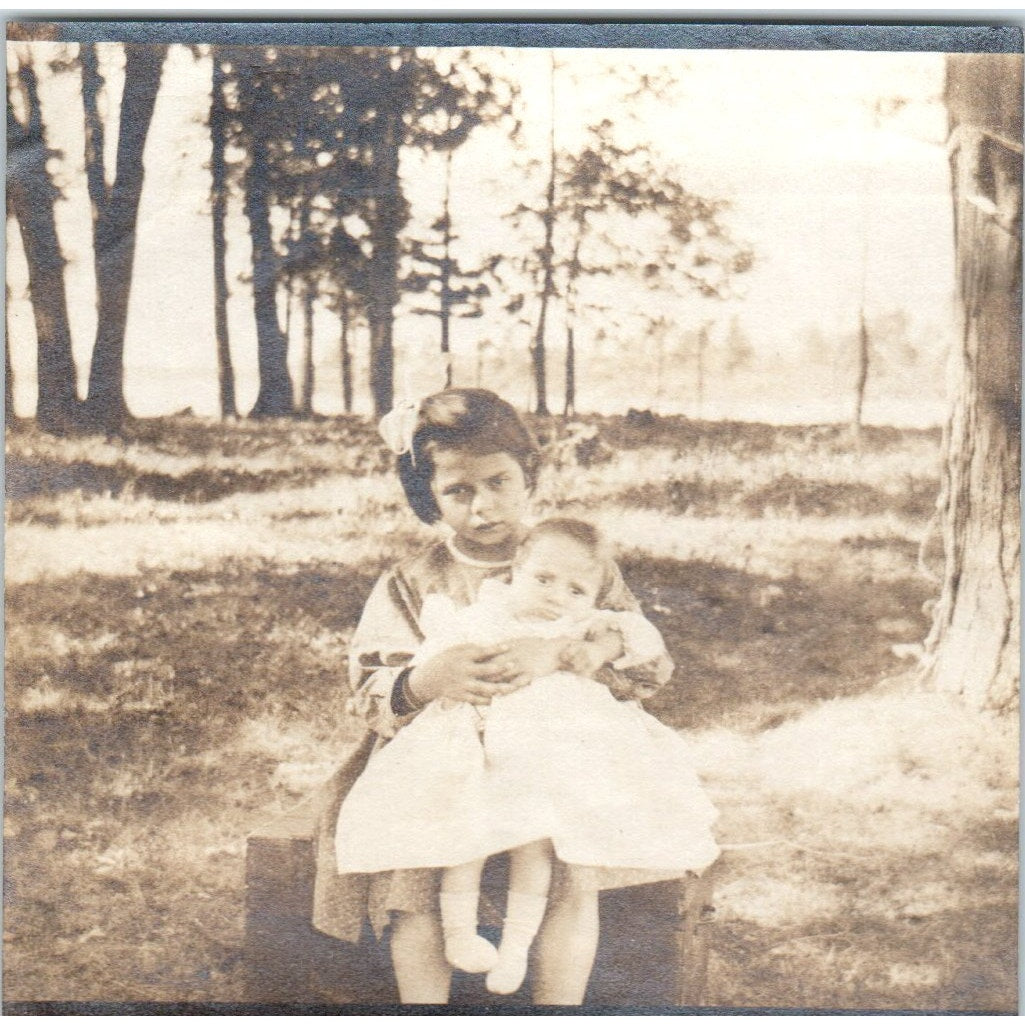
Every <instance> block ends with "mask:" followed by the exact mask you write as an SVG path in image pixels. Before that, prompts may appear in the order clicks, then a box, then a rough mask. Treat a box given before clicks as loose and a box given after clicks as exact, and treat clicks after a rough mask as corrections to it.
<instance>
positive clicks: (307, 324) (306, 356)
mask: <svg viewBox="0 0 1025 1025" xmlns="http://www.w3.org/2000/svg"><path fill="white" fill-rule="evenodd" d="M302 313H303V378H302V386H301V388H300V389H299V414H300V416H304V417H311V416H313V285H312V284H311V282H310V281H308V280H306V279H304V280H303V282H302Z"/></svg>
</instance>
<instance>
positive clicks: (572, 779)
mask: <svg viewBox="0 0 1025 1025" xmlns="http://www.w3.org/2000/svg"><path fill="white" fill-rule="evenodd" d="M610 567H611V560H610V558H609V555H608V551H607V549H606V546H605V544H604V542H603V541H602V539H601V537H600V535H599V533H598V531H597V530H596V529H595V528H594V527H593V526H592V525H591V524H589V523H584V522H582V521H580V520H571V519H552V520H545V521H544V522H542V523H540V524H538V525H537V526H536V527H534V528H533V529H532V530H530V531H529V532H528V534H527V536H526V538H525V539H524V541H523V543H522V545H521V547H520V549H519V550H518V552H517V553H516V556H515V558H514V561H513V567H512V579H511V582H510V583H509V584H508V585H506V584H502V583H500V582H499V581H497V580H493V579H489V580H485V581H484V582H483V583H482V584H481V587H480V592H479V595H478V598H477V600H476V601H475V602H474V603H472V604H471V605H468V606H465V607H464V608H458V607H457V606H456V605H455V604H454V603H453V602H452V600H451V599H450V598H448V597H446V596H444V595H428V596H427V597H426V599H425V600H424V604H423V609H422V612H421V625H422V627H423V629H424V632H425V634H426V641H425V643H424V644H423V645H422V646H421V647H420V649H419V650H418V651H417V653H416V654H415V656H414V658H413V665H414V666H415V665H419V664H422V663H424V662H427V661H429V660H430V659H431V658H432V657H433V656H434V655H436V654H438V653H439V652H443V651H445V650H447V649H448V648H452V647H455V646H457V645H459V644H463V643H467V642H468V641H471V640H476V641H478V642H487V643H495V642H501V641H506V640H514V639H516V638H518V637H522V636H534V637H540V638H544V639H547V640H548V641H550V643H551V644H552V645H553V650H554V651H555V652H556V655H557V658H558V659H559V664H560V666H561V669H562V670H563V671H561V672H557V673H555V674H554V675H550V676H546V677H542V678H540V679H537V680H535V681H533V682H532V683H531V684H530V685H529V686H527V687H524V688H522V689H521V690H518V691H517V692H515V693H511V694H507V695H500V696H498V697H496V698H494V699H493V701H492V702H491V704H490V705H489V706H488V707H486V708H484V709H482V708H480V707H479V706H474V705H471V704H468V703H466V702H452V701H450V700H447V699H439V700H435V701H433V702H431V704H430V705H429V706H428V707H427V708H426V709H425V710H424V711H423V712H422V713H421V714H420V716H419V717H418V718H417V719H416V721H415V722H413V723H411V724H410V725H409V726H407V727H406V728H405V729H403V730H402V731H401V733H400V734H399V735H398V736H397V737H396V739H395V740H394V741H392V743H390V744H389V745H388V746H387V747H386V748H384V749H382V750H381V751H380V752H379V753H378V754H377V755H376V756H375V757H374V758H373V759H371V762H370V764H369V766H368V767H367V769H366V771H365V772H364V773H363V775H362V776H361V777H360V779H359V780H358V781H357V782H356V785H355V786H354V787H353V789H352V791H351V792H350V794H349V796H348V797H347V798H346V800H345V803H344V804H343V805H342V809H341V814H340V815H339V819H338V831H337V838H336V843H337V853H338V868H339V871H340V872H359V871H362V872H373V871H381V870H385V869H396V868H420V867H432V866H437V865H445V866H450V867H447V868H445V870H444V872H443V874H442V880H441V919H442V931H443V934H444V939H445V955H446V957H447V959H448V961H449V963H450V964H451V965H453V966H454V967H456V968H461V969H462V970H464V971H469V972H483V971H487V972H488V976H487V987H488V989H489V990H491V991H492V992H494V993H511V992H514V991H515V990H517V989H518V988H519V987H520V985H521V984H522V982H523V978H524V975H525V974H526V969H527V954H528V951H529V948H530V945H531V943H532V941H533V939H534V936H535V935H536V933H537V930H538V927H539V926H540V924H541V919H542V917H543V914H544V911H545V907H546V901H547V895H548V887H549V882H550V876H551V861H552V857H553V854H554V856H556V857H558V858H559V859H560V860H561V861H562V862H564V863H566V864H570V865H580V866H583V865H592V866H594V865H600V866H604V867H607V868H612V867H618V868H623V869H635V870H637V871H638V874H639V875H638V881H639V880H640V874H641V873H643V872H644V871H645V870H646V871H649V872H651V873H654V874H655V875H656V876H657V877H658V878H664V874H665V873H666V872H676V873H678V874H680V875H683V874H685V873H686V872H687V871H699V872H700V871H702V870H703V869H705V868H706V867H707V866H708V865H709V864H711V863H712V862H713V861H714V860H715V858H716V856H717V855H718V848H717V847H716V844H715V841H714V840H713V838H712V835H711V832H710V829H709V826H710V824H711V823H712V822H713V821H714V819H715V817H716V812H715V809H714V808H713V806H712V805H711V803H710V802H709V801H708V798H707V797H706V796H705V794H704V792H703V791H702V789H701V786H700V784H699V782H698V780H697V776H696V774H695V772H694V769H693V767H692V764H691V760H690V756H689V753H688V751H687V748H686V745H685V744H684V742H683V741H682V740H681V739H680V737H679V736H677V734H676V733H674V732H673V731H672V730H669V729H667V728H666V727H665V726H663V725H662V724H661V723H659V722H658V721H657V720H656V719H654V718H652V717H651V716H649V715H648V714H647V713H646V712H644V711H642V710H641V709H640V708H639V707H638V706H637V705H636V704H635V703H632V702H631V703H629V704H627V703H621V702H618V701H616V699H615V698H613V697H612V695H611V694H610V693H609V690H608V688H607V687H605V686H604V685H603V684H599V683H597V682H595V681H594V680H592V679H590V678H589V676H590V674H591V673H593V672H596V671H597V670H598V669H600V667H601V665H602V664H603V663H604V662H606V661H607V660H612V659H615V666H616V667H617V668H619V669H625V668H628V667H631V666H635V667H636V666H641V665H644V664H648V665H649V666H653V665H655V664H657V663H658V661H659V660H660V659H661V658H662V657H663V656H664V654H665V648H664V645H663V643H662V638H661V637H660V636H659V633H658V631H657V630H656V629H655V628H654V627H653V626H652V625H651V624H650V623H649V622H648V621H647V620H646V619H645V618H644V617H643V616H641V615H640V614H638V613H635V612H613V611H607V610H597V609H596V608H595V601H596V600H597V597H598V594H599V593H600V591H601V589H602V586H603V584H604V582H605V580H606V577H607V575H608V573H609V571H610ZM627 823H628V824H629V828H624V827H625V825H626V824H627ZM507 849H509V850H510V885H509V894H508V900H507V907H506V915H505V922H504V928H503V932H502V942H501V946H500V948H499V950H497V951H496V950H495V948H494V947H493V946H492V945H491V944H490V943H488V942H487V940H485V939H484V938H483V937H481V936H479V935H478V934H477V903H478V900H479V890H480V878H481V873H482V871H483V868H484V862H485V860H486V858H487V857H488V856H489V855H491V854H495V853H497V852H499V851H502V850H507Z"/></svg>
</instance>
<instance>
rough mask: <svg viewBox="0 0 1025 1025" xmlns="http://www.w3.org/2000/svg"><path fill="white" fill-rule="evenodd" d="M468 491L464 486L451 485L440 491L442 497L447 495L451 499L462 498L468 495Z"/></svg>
mask: <svg viewBox="0 0 1025 1025" xmlns="http://www.w3.org/2000/svg"><path fill="white" fill-rule="evenodd" d="M469 491H470V489H469V488H468V487H467V486H466V485H465V484H452V485H450V486H449V487H447V488H445V490H444V491H442V494H443V495H449V496H451V497H452V498H462V497H465V496H466V495H467V494H469Z"/></svg>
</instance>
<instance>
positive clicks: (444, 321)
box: [439, 116, 452, 388]
mask: <svg viewBox="0 0 1025 1025" xmlns="http://www.w3.org/2000/svg"><path fill="white" fill-rule="evenodd" d="M451 122H452V118H451V116H450V117H449V124H450V125H451ZM451 191H452V150H448V151H447V152H446V154H445V210H444V214H443V215H442V224H443V229H442V232H443V234H442V242H443V251H442V262H441V267H440V268H439V269H440V271H441V283H440V284H441V295H440V308H439V319H440V321H441V359H442V362H443V363H444V364H445V387H446V388H451V387H452V348H451V345H450V342H449V321H450V320H451V317H452V221H451V218H450V216H449V208H450V198H451V197H450V194H451Z"/></svg>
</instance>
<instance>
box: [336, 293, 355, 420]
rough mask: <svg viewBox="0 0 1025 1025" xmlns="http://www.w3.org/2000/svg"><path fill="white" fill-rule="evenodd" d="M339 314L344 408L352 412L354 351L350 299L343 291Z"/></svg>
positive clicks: (339, 303)
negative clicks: (351, 335) (350, 333)
mask: <svg viewBox="0 0 1025 1025" xmlns="http://www.w3.org/2000/svg"><path fill="white" fill-rule="evenodd" d="M338 315H339V318H340V319H341V322H342V337H341V342H340V345H341V349H342V409H344V410H345V412H346V413H351V412H352V353H351V352H350V350H349V300H348V298H347V297H346V296H345V294H344V293H343V294H342V295H341V297H340V298H339V300H338Z"/></svg>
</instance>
